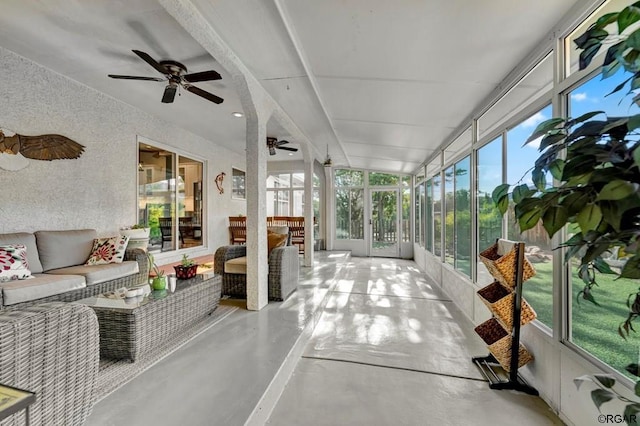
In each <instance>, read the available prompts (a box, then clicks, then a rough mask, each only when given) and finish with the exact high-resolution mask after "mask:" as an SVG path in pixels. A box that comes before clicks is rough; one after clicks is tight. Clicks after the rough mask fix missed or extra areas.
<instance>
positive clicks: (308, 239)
mask: <svg viewBox="0 0 640 426" xmlns="http://www.w3.org/2000/svg"><path fill="white" fill-rule="evenodd" d="M302 152H303V154H304V266H313V157H312V155H311V152H310V149H309V147H308V146H306V145H304V146H303V147H302Z"/></svg>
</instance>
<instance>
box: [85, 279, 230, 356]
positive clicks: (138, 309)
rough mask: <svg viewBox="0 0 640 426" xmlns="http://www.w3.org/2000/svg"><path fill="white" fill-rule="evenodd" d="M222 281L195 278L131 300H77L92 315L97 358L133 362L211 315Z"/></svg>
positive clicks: (98, 297) (102, 296) (217, 299)
mask: <svg viewBox="0 0 640 426" xmlns="http://www.w3.org/2000/svg"><path fill="white" fill-rule="evenodd" d="M221 292H222V278H221V277H220V276H219V275H210V276H203V275H196V276H195V277H194V278H191V279H188V280H181V281H178V283H177V285H176V290H175V292H173V293H171V292H170V291H168V290H163V291H160V292H157V291H154V292H151V293H150V294H149V295H148V296H144V297H142V296H139V297H138V298H132V299H111V298H107V297H106V296H104V295H99V296H96V297H89V298H86V299H81V300H77V301H76V302H73V303H81V304H84V305H88V306H90V307H91V308H93V310H94V311H95V312H96V315H97V317H98V324H99V327H100V356H101V357H103V358H114V359H129V360H131V361H135V360H136V359H137V358H138V357H139V356H140V355H141V354H144V353H146V352H148V351H149V350H151V349H153V348H154V347H156V346H157V345H158V344H160V343H161V342H162V341H163V339H166V338H168V337H170V336H172V335H174V334H176V333H179V332H180V331H181V330H184V329H185V328H187V327H189V326H190V325H193V324H194V323H196V322H198V321H200V320H202V319H203V318H205V317H206V316H207V315H209V314H211V312H213V311H214V310H215V309H216V308H217V307H218V303H219V302H220V295H221Z"/></svg>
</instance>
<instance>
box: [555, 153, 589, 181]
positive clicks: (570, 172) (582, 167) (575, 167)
mask: <svg viewBox="0 0 640 426" xmlns="http://www.w3.org/2000/svg"><path fill="white" fill-rule="evenodd" d="M595 161H596V158H595V156H593V155H576V156H575V157H573V158H571V159H570V160H568V161H567V162H566V163H565V165H564V168H563V169H562V180H565V181H567V180H569V179H571V178H572V177H574V176H580V175H583V174H585V173H588V172H590V171H592V170H593V164H594V162H595Z"/></svg>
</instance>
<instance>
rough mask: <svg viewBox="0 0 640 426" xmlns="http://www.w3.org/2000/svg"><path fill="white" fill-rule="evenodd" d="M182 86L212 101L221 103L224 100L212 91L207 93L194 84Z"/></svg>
mask: <svg viewBox="0 0 640 426" xmlns="http://www.w3.org/2000/svg"><path fill="white" fill-rule="evenodd" d="M183 87H184V88H185V89H187V90H188V91H189V92H191V93H194V94H196V95H198V96H200V97H203V98H205V99H206V100H208V101H211V102H213V103H216V104H221V103H222V102H223V101H224V99H222V98H220V97H218V96H216V95H214V94H213V93H209V92H207V91H206V90H202V89H200V88H198V87H196V86H191V85H188V84H185V85H184V86H183Z"/></svg>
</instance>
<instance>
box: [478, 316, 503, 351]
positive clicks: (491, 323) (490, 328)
mask: <svg viewBox="0 0 640 426" xmlns="http://www.w3.org/2000/svg"><path fill="white" fill-rule="evenodd" d="M474 330H475V332H476V333H478V336H480V338H481V339H482V340H483V341H484V343H485V344H487V345H491V344H493V343H495V342H497V341H498V340H500V339H503V338H505V337H507V336H509V333H508V332H507V330H505V329H504V327H503V326H502V325H500V323H499V322H498V321H497V320H496V319H495V318H491V319H488V320H486V321H485V322H483V323H482V324H480V325H478V326H477V327H476V328H474Z"/></svg>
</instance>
